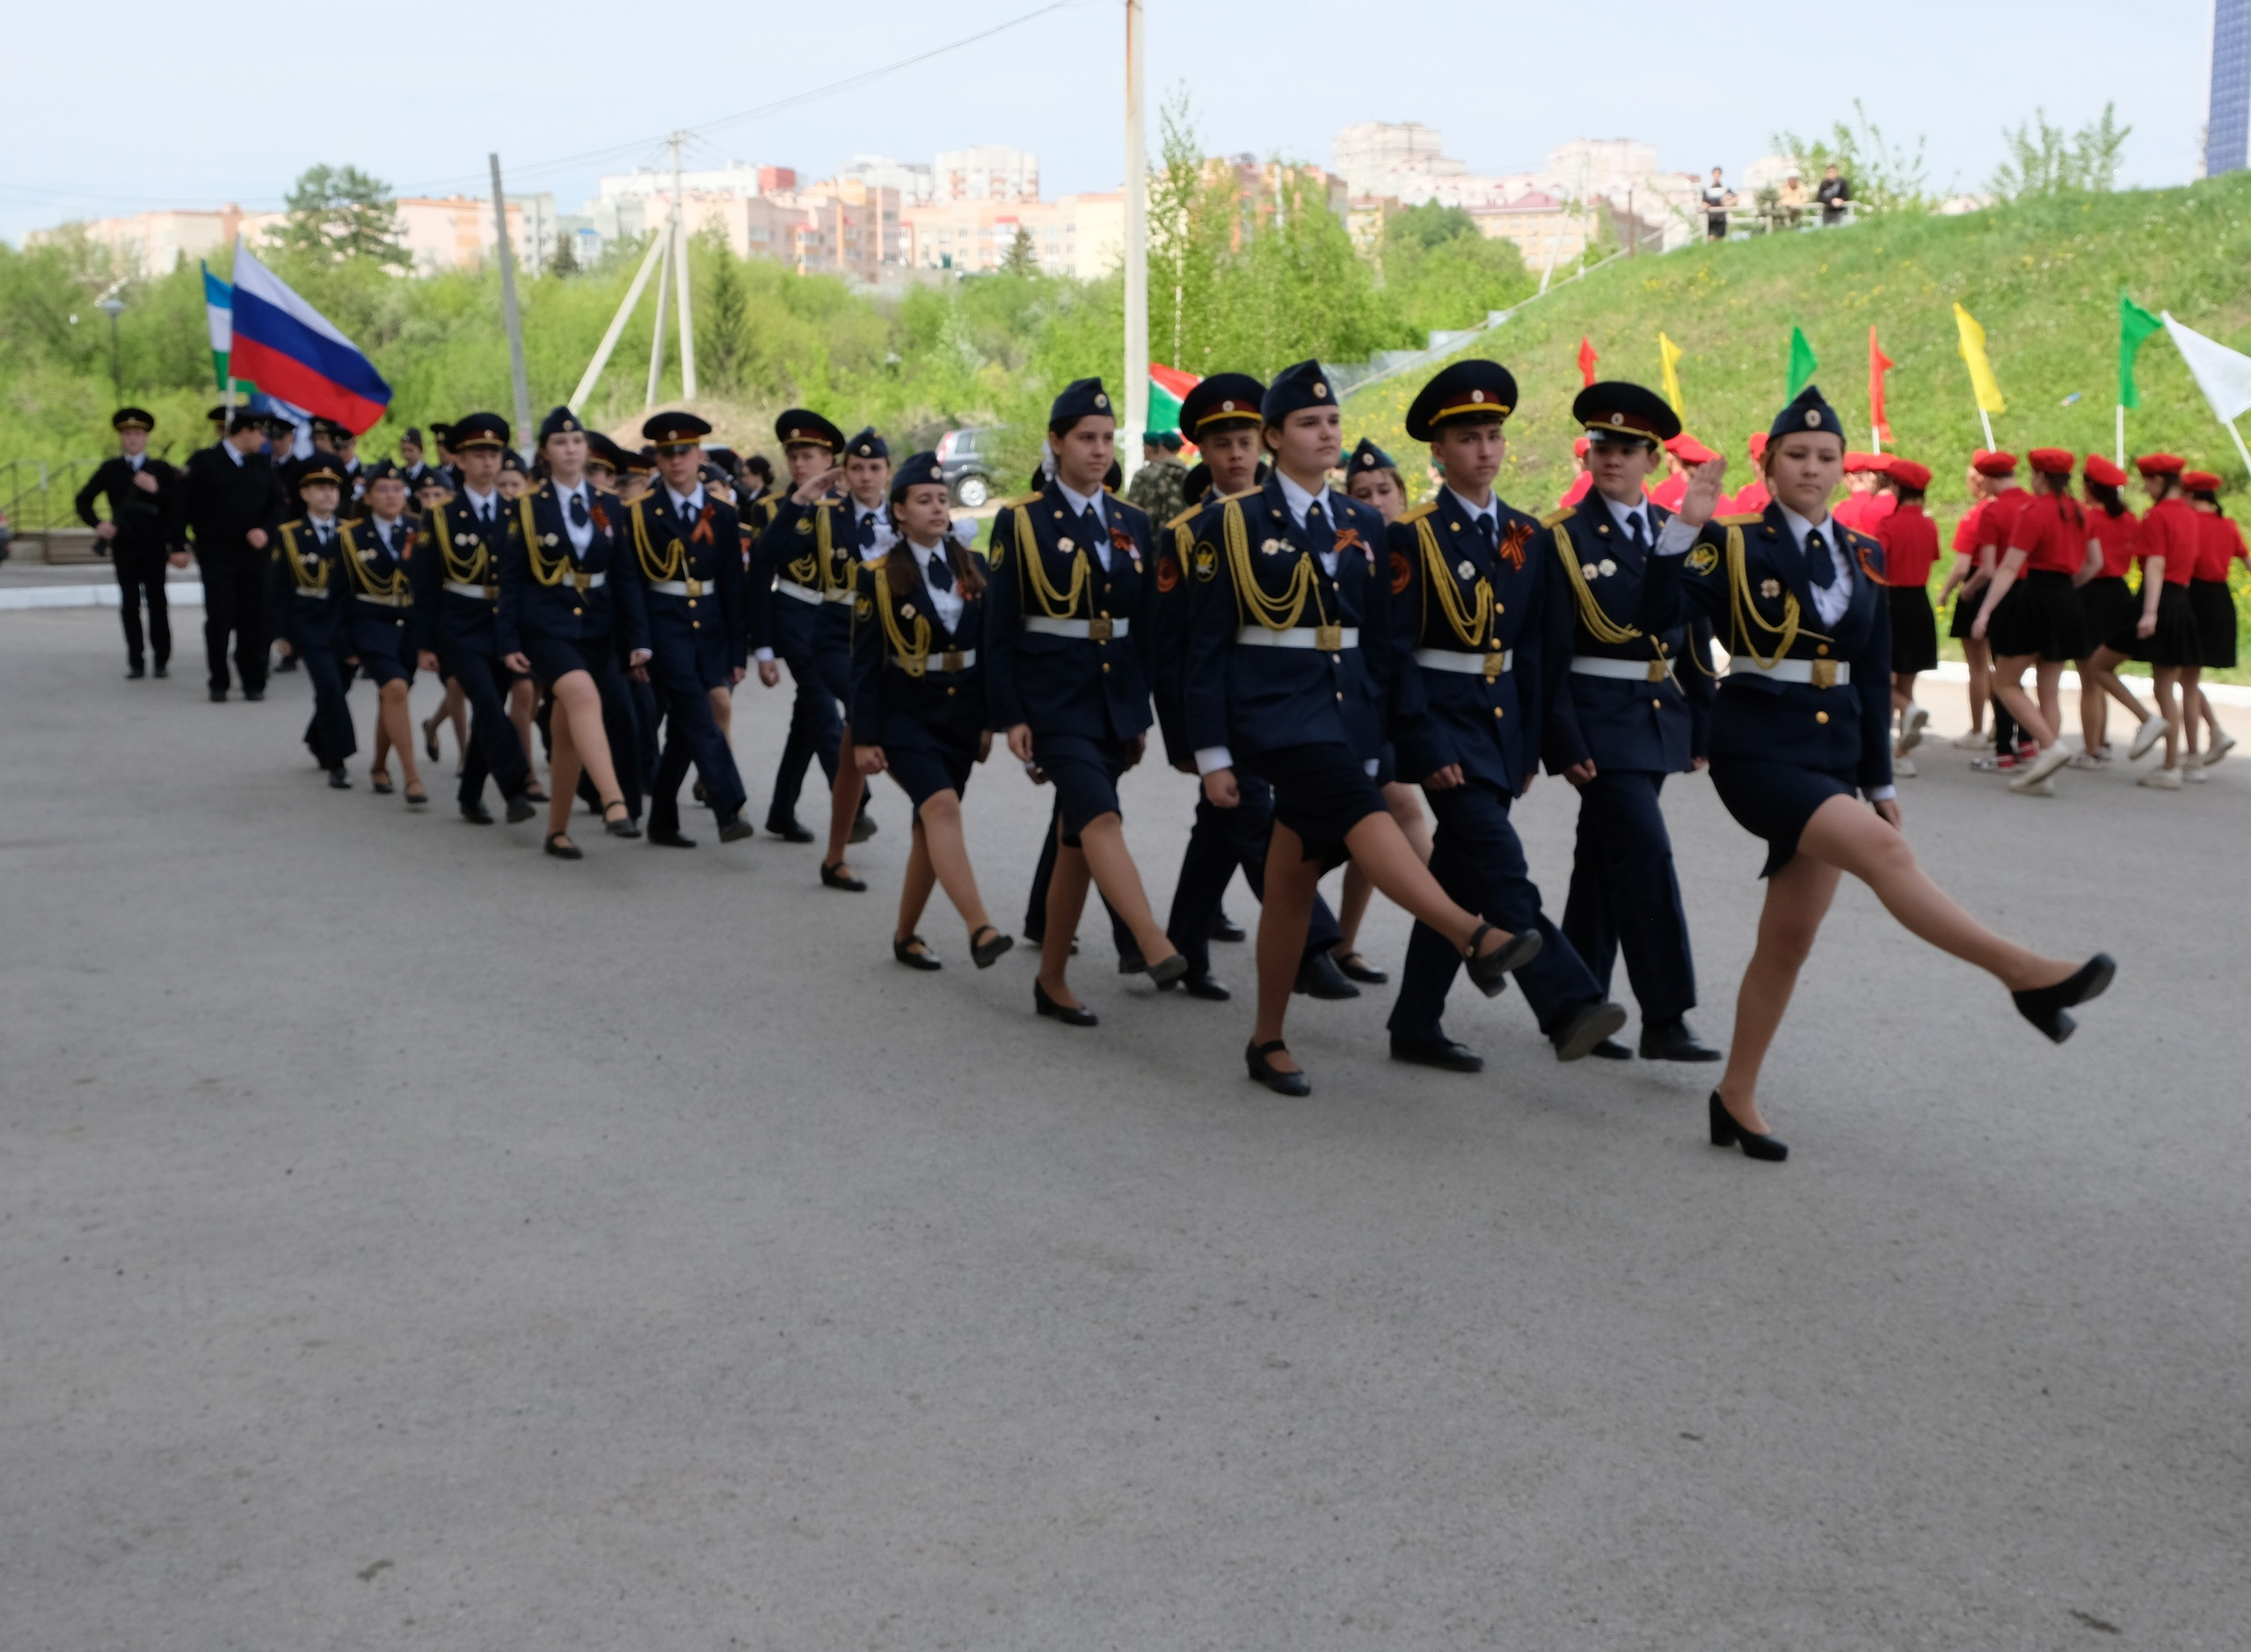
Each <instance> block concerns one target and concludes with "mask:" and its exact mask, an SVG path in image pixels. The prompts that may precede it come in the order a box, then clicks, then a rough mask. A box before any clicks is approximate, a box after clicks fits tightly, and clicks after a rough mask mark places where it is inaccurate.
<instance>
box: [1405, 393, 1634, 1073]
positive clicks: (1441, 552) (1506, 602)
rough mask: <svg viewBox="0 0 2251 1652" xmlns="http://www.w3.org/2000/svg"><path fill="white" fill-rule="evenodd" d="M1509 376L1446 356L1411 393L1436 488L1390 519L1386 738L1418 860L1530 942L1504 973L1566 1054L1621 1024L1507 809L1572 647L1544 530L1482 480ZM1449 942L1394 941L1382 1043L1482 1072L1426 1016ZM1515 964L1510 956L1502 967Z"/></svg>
mask: <svg viewBox="0 0 2251 1652" xmlns="http://www.w3.org/2000/svg"><path fill="white" fill-rule="evenodd" d="M1516 400H1517V390H1516V379H1515V377H1514V375H1512V374H1511V373H1510V372H1509V370H1508V369H1507V368H1504V367H1503V366H1501V365H1500V363H1499V362H1497V361H1475V360H1472V361H1457V362H1455V363H1454V364H1453V366H1452V367H1449V368H1445V369H1443V370H1442V371H1441V372H1439V375H1437V376H1436V377H1435V378H1433V379H1431V382H1429V383H1428V384H1426V385H1424V387H1423V390H1422V393H1421V394H1420V395H1419V396H1417V397H1416V398H1415V401H1414V404H1413V405H1412V406H1410V408H1409V409H1408V411H1407V433H1408V434H1409V435H1410V436H1413V437H1414V438H1415V439H1416V440H1417V441H1427V442H1429V443H1430V444H1431V457H1432V458H1433V459H1435V460H1436V461H1437V462H1438V464H1439V469H1441V470H1442V471H1443V472H1444V473H1445V477H1446V485H1445V486H1443V487H1442V488H1440V489H1439V492H1438V496H1437V497H1436V498H1435V499H1431V500H1430V501H1428V502H1427V503H1425V504H1423V505H1420V506H1417V507H1416V508H1415V509H1413V510H1411V511H1409V512H1407V513H1405V514H1404V515H1402V517H1401V518H1400V519H1399V520H1397V521H1396V522H1395V523H1393V524H1392V525H1391V528H1390V556H1389V558H1388V565H1389V574H1390V580H1389V584H1390V591H1391V614H1392V617H1393V623H1392V636H1391V642H1392V647H1393V651H1394V655H1395V659H1394V669H1395V671H1396V672H1397V673H1398V677H1399V682H1398V685H1397V687H1396V688H1395V693H1396V694H1397V695H1398V696H1399V699H1400V702H1401V715H1400V717H1399V723H1398V733H1397V738H1396V741H1395V744H1396V745H1397V747H1398V752H1399V767H1400V770H1401V772H1402V773H1403V774H1406V775H1410V776H1411V777H1413V778H1414V779H1417V780H1419V781H1420V782H1422V785H1423V790H1424V794H1425V795H1426V796H1427V797H1429V798H1430V800H1431V813H1433V814H1435V815H1436V816H1437V817H1438V823H1439V824H1438V830H1437V832H1436V833H1433V834H1432V841H1431V863H1430V870H1431V875H1432V876H1433V877H1436V878H1437V879H1438V881H1439V887H1440V888H1442V889H1444V890H1445V891H1446V895H1447V896H1448V898H1449V899H1452V900H1453V901H1458V902H1459V903H1461V905H1462V906H1467V907H1469V908H1471V909H1473V910H1475V911H1477V912H1480V913H1482V914H1483V915H1484V916H1485V917H1486V918H1488V919H1490V921H1492V923H1493V925H1494V926H1495V927H1496V928H1500V929H1503V930H1505V931H1507V932H1508V933H1510V934H1512V935H1537V936H1538V937H1539V939H1540V942H1541V945H1540V948H1539V950H1538V951H1537V953H1536V954H1533V955H1532V956H1530V957H1528V958H1527V959H1526V961H1525V962H1524V964H1522V965H1521V966H1520V970H1519V974H1518V976H1517V984H1518V985H1519V986H1521V987H1522V988H1523V989H1524V997H1525V1001H1526V1003H1527V1004H1529V1005H1530V1006H1531V1008H1532V1012H1533V1015H1535V1016H1537V1017H1538V1019H1539V1022H1540V1030H1541V1032H1543V1033H1545V1034H1546V1035H1547V1036H1548V1041H1549V1042H1550V1043H1551V1044H1554V1046H1555V1057H1556V1059H1558V1060H1561V1061H1577V1060H1578V1059H1581V1058H1582V1057H1584V1056H1586V1055H1588V1054H1589V1053H1591V1052H1592V1051H1593V1050H1594V1048H1595V1046H1596V1045H1598V1044H1600V1043H1601V1042H1602V1041H1603V1040H1604V1039H1605V1038H1607V1037H1609V1036H1610V1035H1611V1034H1612V1033H1614V1032H1615V1031H1617V1030H1618V1029H1619V1028H1621V1027H1622V1026H1623V1025H1625V1023H1626V1012H1625V1011H1624V1010H1623V1009H1622V1008H1620V1007H1619V1006H1618V1005H1616V1004H1614V1003H1610V1002H1608V1001H1606V999H1605V998H1604V996H1603V993H1602V988H1601V987H1600V986H1598V985H1596V983H1595V979H1594V977H1593V975H1592V973H1591V972H1589V971H1588V969H1587V967H1586V964H1585V963H1584V961H1583V960H1581V958H1580V957H1579V956H1578V953H1577V950H1574V949H1573V947H1572V946H1571V943H1570V942H1569V941H1567V940H1565V939H1564V938H1563V935H1561V934H1560V933H1559V932H1558V931H1557V930H1556V928H1555V926H1554V925H1553V924H1551V923H1549V922H1548V919H1547V916H1546V914H1545V913H1542V912H1541V909H1540V891H1539V890H1538V889H1537V888H1535V887H1534V886H1533V882H1532V878H1531V877H1530V875H1529V874H1528V873H1527V872H1526V869H1525V860H1524V845H1523V844H1522V843H1521V842H1520V841H1519V840H1518V837H1517V833H1516V827H1515V826H1514V825H1513V824H1512V822H1511V821H1510V819H1509V806H1510V804H1512V802H1513V801H1514V799H1515V798H1516V797H1519V796H1520V795H1521V794H1522V793H1524V792H1526V791H1528V790H1531V787H1532V782H1533V778H1534V777H1535V765H1537V763H1538V762H1539V761H1540V733H1541V717H1542V715H1543V711H1544V709H1545V708H1546V707H1547V706H1548V704H1549V703H1551V702H1553V700H1554V699H1555V695H1556V694H1557V692H1558V684H1559V681H1560V679H1561V677H1562V674H1563V668H1564V666H1565V665H1566V663H1567V662H1568V659H1569V656H1570V623H1571V618H1570V608H1568V606H1567V605H1566V601H1565V598H1564V593H1563V585H1562V579H1563V576H1562V575H1561V573H1559V572H1558V571H1556V570H1555V562H1554V558H1553V557H1551V556H1550V555H1549V554H1548V550H1547V549H1546V548H1545V544H1544V540H1543V535H1542V534H1541V527H1540V524H1539V523H1538V522H1537V521H1535V520H1533V519H1532V518H1531V517H1529V516H1526V514H1525V513H1523V512H1521V511H1517V510H1512V509H1511V508H1510V507H1509V506H1507V505H1506V504H1505V503H1504V502H1503V501H1502V499H1501V498H1500V496H1499V495H1497V493H1495V492H1494V491H1493V478H1494V477H1496V476H1497V475H1498V474H1499V473H1500V467H1501V461H1502V460H1503V459H1504V457H1505V456H1506V455H1507V453H1508V439H1507V437H1506V436H1505V435H1504V433H1503V427H1504V424H1505V422H1506V420H1507V418H1508V416H1509V414H1510V413H1512V411H1515V408H1516ZM1460 963H1461V953H1460V950H1459V943H1458V942H1457V941H1456V940H1455V938H1454V937H1453V936H1452V935H1446V934H1444V933H1442V932H1439V931H1438V930H1435V929H1433V928H1431V926H1430V925H1428V924H1424V925H1423V926H1421V927H1419V928H1417V929H1416V930H1415V931H1414V932H1413V934H1412V935H1410V937H1409V938H1408V942H1407V967H1406V969H1405V970H1404V971H1403V972H1402V973H1401V976H1400V981H1399V1001H1398V1002H1397V1003H1396V1004H1395V1005H1394V1006H1393V1007H1392V1011H1391V1021H1390V1026H1391V1053H1392V1054H1393V1055H1394V1056H1395V1057H1396V1058H1397V1059H1400V1060H1402V1061H1413V1062H1416V1063H1418V1064H1420V1065H1422V1066H1436V1067H1444V1068H1446V1069H1447V1070H1448V1071H1451V1072H1456V1073H1475V1072H1476V1071H1477V1070H1478V1069H1479V1068H1480V1067H1481V1066H1483V1065H1484V1063H1483V1061H1482V1058H1480V1057H1479V1056H1478V1055H1477V1054H1476V1052H1475V1051H1472V1050H1470V1049H1468V1048H1467V1047H1465V1046H1464V1045H1462V1044H1457V1043H1455V1042H1454V1041H1453V1039H1452V1038H1449V1037H1446V1030H1445V1029H1444V1027H1443V1026H1442V1025H1441V1024H1440V1022H1439V1017H1440V1015H1443V1014H1444V1012H1445V1009H1446V993H1447V991H1448V990H1449V989H1450V988H1451V987H1452V986H1453V972H1454V969H1455V967H1456V966H1457V965H1458V964H1460ZM1512 967H1516V966H1512Z"/></svg>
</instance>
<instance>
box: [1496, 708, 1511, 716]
mask: <svg viewBox="0 0 2251 1652" xmlns="http://www.w3.org/2000/svg"><path fill="white" fill-rule="evenodd" d="M1493 715H1494V716H1495V717H1506V716H1507V715H1508V713H1507V712H1506V711H1504V710H1502V709H1501V708H1500V707H1499V706H1495V707H1494V708H1493Z"/></svg>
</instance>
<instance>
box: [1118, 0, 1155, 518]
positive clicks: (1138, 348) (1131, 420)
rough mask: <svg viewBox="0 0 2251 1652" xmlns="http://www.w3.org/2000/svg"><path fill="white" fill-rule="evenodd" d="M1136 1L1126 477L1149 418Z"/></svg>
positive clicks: (1129, 63)
mask: <svg viewBox="0 0 2251 1652" xmlns="http://www.w3.org/2000/svg"><path fill="white" fill-rule="evenodd" d="M1141 12H1142V0H1126V400H1125V416H1124V418H1122V419H1120V420H1119V422H1118V439H1119V440H1118V462H1119V465H1120V467H1121V468H1122V469H1124V471H1125V473H1126V479H1127V480H1128V481H1131V480H1132V479H1133V473H1134V472H1135V471H1136V470H1139V469H1140V468H1141V433H1142V431H1143V430H1145V429H1147V426H1148V422H1149V180H1148V147H1147V143H1146V142H1144V141H1143V138H1142V134H1141V95H1142V87H1143V85H1144V84H1145V76H1144V75H1143V73H1142V62H1141Z"/></svg>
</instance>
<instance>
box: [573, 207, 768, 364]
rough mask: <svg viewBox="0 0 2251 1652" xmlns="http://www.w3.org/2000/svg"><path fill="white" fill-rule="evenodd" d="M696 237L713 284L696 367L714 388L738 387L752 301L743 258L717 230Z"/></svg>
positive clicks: (701, 316)
mask: <svg viewBox="0 0 2251 1652" xmlns="http://www.w3.org/2000/svg"><path fill="white" fill-rule="evenodd" d="M696 239H697V240H698V241H702V242H703V243H704V244H705V245H704V249H703V250H704V253H705V256H706V259H707V261H708V262H709V263H710V268H711V280H710V288H709V290H708V291H707V292H706V293H705V294H704V297H703V309H701V310H700V311H699V312H698V313H697V316H696V322H697V325H696V366H697V368H700V369H701V373H700V376H701V377H703V378H707V379H709V380H710V382H711V387H712V388H713V389H718V390H729V391H732V390H736V389H740V388H741V387H742V370H743V364H744V351H743V335H744V333H745V332H746V331H747V330H748V327H749V324H750V301H749V297H748V295H747V293H746V292H745V291H744V288H743V280H742V267H741V260H740V259H739V258H736V257H735V255H734V250H733V249H732V247H730V246H728V245H727V244H726V243H725V241H724V240H723V239H722V238H721V237H719V235H718V233H717V232H716V231H705V232H703V233H701V234H699V235H698V236H697V237H696ZM568 244H569V243H568V242H567V241H566V242H565V245H568ZM691 267H692V266H691Z"/></svg>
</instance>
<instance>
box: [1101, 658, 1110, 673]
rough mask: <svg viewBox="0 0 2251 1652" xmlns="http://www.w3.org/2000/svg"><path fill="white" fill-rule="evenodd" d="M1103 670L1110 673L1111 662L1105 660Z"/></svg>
mask: <svg viewBox="0 0 2251 1652" xmlns="http://www.w3.org/2000/svg"><path fill="white" fill-rule="evenodd" d="M1102 668H1103V669H1104V671H1108V670H1109V669H1110V662H1109V661H1108V660H1106V659H1105V660H1104V661H1103V662H1102Z"/></svg>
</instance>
